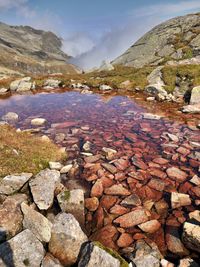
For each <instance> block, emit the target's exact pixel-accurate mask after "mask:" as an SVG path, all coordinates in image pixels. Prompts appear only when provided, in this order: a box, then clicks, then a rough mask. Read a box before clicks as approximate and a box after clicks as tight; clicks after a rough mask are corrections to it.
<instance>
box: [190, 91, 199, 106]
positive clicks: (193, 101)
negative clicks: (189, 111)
mask: <svg viewBox="0 0 200 267" xmlns="http://www.w3.org/2000/svg"><path fill="white" fill-rule="evenodd" d="M194 104H200V86H197V87H194V88H193V89H192V92H191V98H190V105H194Z"/></svg>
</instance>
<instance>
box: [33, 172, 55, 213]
mask: <svg viewBox="0 0 200 267" xmlns="http://www.w3.org/2000/svg"><path fill="white" fill-rule="evenodd" d="M59 180H60V172H59V171H56V170H49V169H46V170H43V171H41V172H40V173H38V174H37V175H36V176H35V178H34V179H32V180H31V181H30V182H29V185H30V188H31V193H32V195H33V200H34V202H35V203H36V205H37V206H38V208H39V209H40V210H47V209H49V208H50V207H51V206H52V204H53V200H54V191H55V189H56V184H57V183H58V182H59Z"/></svg>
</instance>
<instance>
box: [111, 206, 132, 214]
mask: <svg viewBox="0 0 200 267" xmlns="http://www.w3.org/2000/svg"><path fill="white" fill-rule="evenodd" d="M129 211H130V210H129V209H127V208H125V207H122V206H120V205H115V206H113V207H112V208H111V209H110V213H112V214H116V215H123V214H125V213H128V212H129Z"/></svg>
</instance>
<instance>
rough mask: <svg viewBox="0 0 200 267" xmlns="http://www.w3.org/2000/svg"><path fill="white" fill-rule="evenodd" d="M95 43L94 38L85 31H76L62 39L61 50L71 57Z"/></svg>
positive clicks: (78, 54)
mask: <svg viewBox="0 0 200 267" xmlns="http://www.w3.org/2000/svg"><path fill="white" fill-rule="evenodd" d="M94 45H95V42H94V40H93V39H92V38H91V37H90V36H88V34H86V33H82V32H77V33H74V34H73V35H71V36H70V37H68V38H66V39H64V41H63V51H64V52H66V53H67V54H68V55H71V56H73V57H78V56H80V55H81V54H83V53H85V52H87V51H88V50H91V49H92V48H93V47H94Z"/></svg>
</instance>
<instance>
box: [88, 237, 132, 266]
mask: <svg viewBox="0 0 200 267" xmlns="http://www.w3.org/2000/svg"><path fill="white" fill-rule="evenodd" d="M93 244H94V245H95V246H97V247H99V248H101V249H103V250H105V251H106V252H107V253H109V254H110V255H111V256H113V257H114V258H116V259H118V260H119V261H120V267H128V266H129V264H128V262H127V261H125V259H123V258H122V257H121V256H120V255H119V254H118V253H117V252H116V251H114V250H112V249H110V248H107V247H105V246H103V245H102V244H101V243H100V242H97V241H95V242H93Z"/></svg>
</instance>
